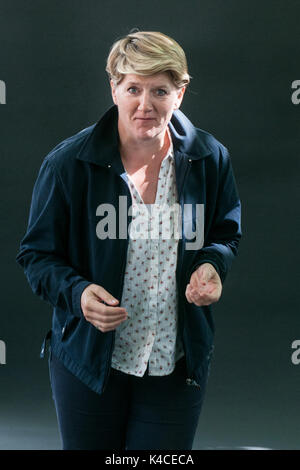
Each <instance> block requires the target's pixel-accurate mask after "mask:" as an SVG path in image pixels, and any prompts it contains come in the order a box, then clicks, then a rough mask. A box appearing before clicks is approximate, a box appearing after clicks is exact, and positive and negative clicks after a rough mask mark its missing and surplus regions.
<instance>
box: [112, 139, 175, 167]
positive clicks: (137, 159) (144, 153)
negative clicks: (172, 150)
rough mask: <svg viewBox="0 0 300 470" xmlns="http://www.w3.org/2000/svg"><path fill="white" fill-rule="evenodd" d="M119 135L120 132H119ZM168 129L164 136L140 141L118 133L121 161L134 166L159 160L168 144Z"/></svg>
mask: <svg viewBox="0 0 300 470" xmlns="http://www.w3.org/2000/svg"><path fill="white" fill-rule="evenodd" d="M119 135H120V132H119ZM170 139H171V137H170V136H169V131H168V130H166V132H165V134H164V136H162V137H158V138H157V139H150V140H149V141H143V142H142V143H140V142H136V141H130V140H129V139H122V136H121V135H120V154H121V158H122V161H123V163H125V164H126V165H127V166H128V165H130V166H131V165H134V166H136V167H138V166H143V165H150V164H151V163H152V164H155V163H158V162H159V161H161V160H162V159H163V158H164V156H165V155H166V153H167V150H168V148H169V146H170V143H171V142H170Z"/></svg>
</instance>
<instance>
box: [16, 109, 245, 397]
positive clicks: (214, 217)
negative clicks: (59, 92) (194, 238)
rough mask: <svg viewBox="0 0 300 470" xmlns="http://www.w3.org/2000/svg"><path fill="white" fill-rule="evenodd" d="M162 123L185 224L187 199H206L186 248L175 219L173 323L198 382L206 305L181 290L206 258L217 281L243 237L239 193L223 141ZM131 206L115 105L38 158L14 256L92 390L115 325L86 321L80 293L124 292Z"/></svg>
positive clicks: (208, 346)
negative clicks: (103, 230)
mask: <svg viewBox="0 0 300 470" xmlns="http://www.w3.org/2000/svg"><path fill="white" fill-rule="evenodd" d="M169 127H170V131H171V136H172V139H173V146H174V159H175V169H176V184H177V191H178V196H179V203H180V205H181V208H182V214H183V220H182V225H183V226H184V223H185V222H187V223H188V225H189V226H191V227H192V229H193V230H195V228H196V213H195V211H193V212H192V213H189V214H188V215H187V216H186V217H188V218H189V220H188V221H187V220H186V218H185V211H184V205H185V204H192V205H193V207H195V206H196V204H200V205H204V243H203V247H202V248H201V249H199V248H198V249H195V250H193V249H187V248H186V247H187V242H191V240H186V238H185V230H184V228H182V239H180V240H179V246H178V258H177V267H176V279H177V289H178V301H179V309H178V310H179V331H180V334H181V335H182V340H183V344H184V349H185V355H186V362H187V370H188V377H189V378H190V379H191V380H192V381H193V380H194V381H195V383H197V384H199V385H201V386H204V385H205V383H206V380H207V373H208V367H209V362H210V358H211V353H212V348H213V337H214V324H213V318H212V313H211V307H197V306H195V305H194V304H189V303H188V302H187V300H186V299H185V289H186V285H187V283H188V282H189V278H190V275H191V273H192V272H193V271H194V270H195V269H196V267H198V266H199V265H200V264H201V263H203V262H210V263H212V264H213V265H214V266H215V268H216V269H217V271H218V272H219V274H220V277H221V279H222V281H223V282H224V280H225V278H226V275H227V272H228V270H229V268H230V265H231V263H232V260H233V258H234V257H235V256H236V254H237V247H238V242H239V239H240V236H241V229H240V202H239V198H238V193H237V189H236V185H235V181H234V176H233V172H232V168H231V163H230V159H229V155H228V152H227V150H226V149H225V147H223V146H222V144H220V143H219V142H218V141H216V139H214V138H213V137H212V136H211V135H210V134H207V133H205V132H204V131H200V130H196V129H195V128H194V127H193V126H192V124H191V123H190V122H189V121H188V120H187V118H186V117H185V116H184V115H183V113H181V112H179V111H177V112H176V113H174V117H173V118H172V120H171V123H170V126H169ZM104 204H106V205H107V206H103V205H104ZM130 205H131V196H130V191H129V189H128V186H127V183H126V174H125V170H124V168H123V165H122V162H121V158H120V155H119V152H118V141H117V111H116V108H115V107H112V108H111V109H110V110H109V111H108V112H107V113H106V114H105V115H104V116H103V117H102V119H101V120H100V121H98V123H97V124H96V125H93V126H91V127H90V128H87V129H85V130H83V131H81V132H80V133H78V134H77V135H76V136H72V137H71V138H69V139H66V141H64V143H61V144H59V145H58V146H57V147H56V148H55V149H54V150H53V151H52V152H50V154H49V155H48V156H47V157H46V158H45V159H44V161H43V164H42V166H41V169H40V172H39V176H38V178H37V181H36V184H35V188H34V191H33V196H32V203H31V209H30V216H29V222H28V227H27V232H26V234H25V236H24V238H23V240H22V241H21V246H20V252H19V254H18V256H17V261H18V262H19V264H20V265H21V266H22V267H23V268H24V271H25V274H26V275H27V278H28V281H29V283H30V285H31V287H32V289H33V291H34V292H35V293H36V294H37V295H39V296H40V297H41V298H43V299H45V300H46V301H48V302H49V303H50V304H51V305H52V306H53V307H54V310H53V320H52V328H51V330H52V337H51V348H52V350H53V352H54V353H55V354H56V355H57V356H58V357H59V358H60V359H61V360H62V362H63V363H64V365H65V366H66V367H67V368H68V369H69V370H70V371H71V372H73V373H74V374H75V375H76V376H77V377H79V378H80V379H81V380H82V381H83V382H85V383H86V384H87V385H88V386H89V387H91V388H92V389H93V390H94V391H96V392H98V393H102V391H103V389H104V388H105V384H106V382H107V379H108V374H109V369H110V358H111V354H112V350H113V346H114V332H113V331H111V332H107V333H102V332H101V331H99V330H97V329H96V328H95V327H94V326H93V325H91V324H90V323H89V322H87V321H86V320H85V318H84V316H83V313H82V310H81V306H80V298H81V294H82V292H83V290H84V288H85V287H87V286H88V285H89V284H91V283H95V284H99V285H101V286H103V287H104V288H105V289H106V290H107V291H109V292H110V293H111V294H112V295H113V296H115V297H116V298H118V299H120V298H121V294H122V289H123V281H124V269H125V265H126V254H127V246H128V237H127V234H128V224H129V223H130V221H131V217H130V215H128V210H129V207H130ZM99 206H101V207H102V209H103V207H107V209H108V210H111V211H115V217H114V219H115V226H114V224H113V226H110V229H111V231H110V238H109V237H107V238H104V239H100V238H99V237H98V235H97V224H98V223H99V221H101V220H103V215H104V214H103V212H101V215H99ZM126 209H127V210H126ZM126 212H127V214H126ZM125 214H126V223H125V227H126V230H127V234H126V233H124V220H125V219H124V217H125ZM121 219H122V223H121Z"/></svg>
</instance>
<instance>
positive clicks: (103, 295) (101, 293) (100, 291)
mask: <svg viewBox="0 0 300 470" xmlns="http://www.w3.org/2000/svg"><path fill="white" fill-rule="evenodd" d="M93 292H94V293H95V294H96V295H97V296H98V297H99V298H100V299H101V300H104V302H105V303H107V304H109V305H117V304H118V303H119V301H118V299H116V298H115V297H114V296H113V295H111V294H110V293H109V292H108V291H107V290H105V289H104V288H103V287H102V286H98V285H97V284H95V287H94V288H93Z"/></svg>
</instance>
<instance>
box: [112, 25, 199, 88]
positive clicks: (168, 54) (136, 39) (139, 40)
mask: <svg viewBox="0 0 300 470" xmlns="http://www.w3.org/2000/svg"><path fill="white" fill-rule="evenodd" d="M106 72H107V73H108V75H109V78H110V79H111V80H112V81H113V82H114V84H115V85H118V84H119V83H120V82H121V81H122V79H123V77H124V75H125V74H127V73H132V74H135V75H154V74H156V73H163V72H167V73H169V75H170V78H171V80H172V82H173V83H174V85H175V86H176V87H177V88H181V87H183V86H187V85H188V84H189V82H190V79H191V78H192V77H191V76H190V75H189V73H188V67H187V60H186V56H185V53H184V51H183V49H182V47H181V46H180V45H179V44H178V43H177V42H176V41H174V39H172V38H170V37H169V36H166V35H165V34H163V33H159V32H156V31H137V32H130V33H129V34H127V36H125V37H123V38H121V39H119V40H117V41H116V42H115V43H114V44H113V45H112V47H111V49H110V53H109V55H108V58H107V65H106Z"/></svg>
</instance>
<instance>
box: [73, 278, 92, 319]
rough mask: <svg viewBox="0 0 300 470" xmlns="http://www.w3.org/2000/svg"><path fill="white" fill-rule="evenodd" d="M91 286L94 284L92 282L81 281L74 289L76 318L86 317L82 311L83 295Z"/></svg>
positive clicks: (74, 312)
mask: <svg viewBox="0 0 300 470" xmlns="http://www.w3.org/2000/svg"><path fill="white" fill-rule="evenodd" d="M90 284H92V282H90V281H85V280H83V281H80V282H79V283H78V284H76V286H75V287H73V290H72V304H73V314H74V315H75V317H79V318H82V317H83V316H84V315H83V311H82V309H81V295H82V292H83V291H84V289H85V288H86V287H87V286H89V285H90Z"/></svg>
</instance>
